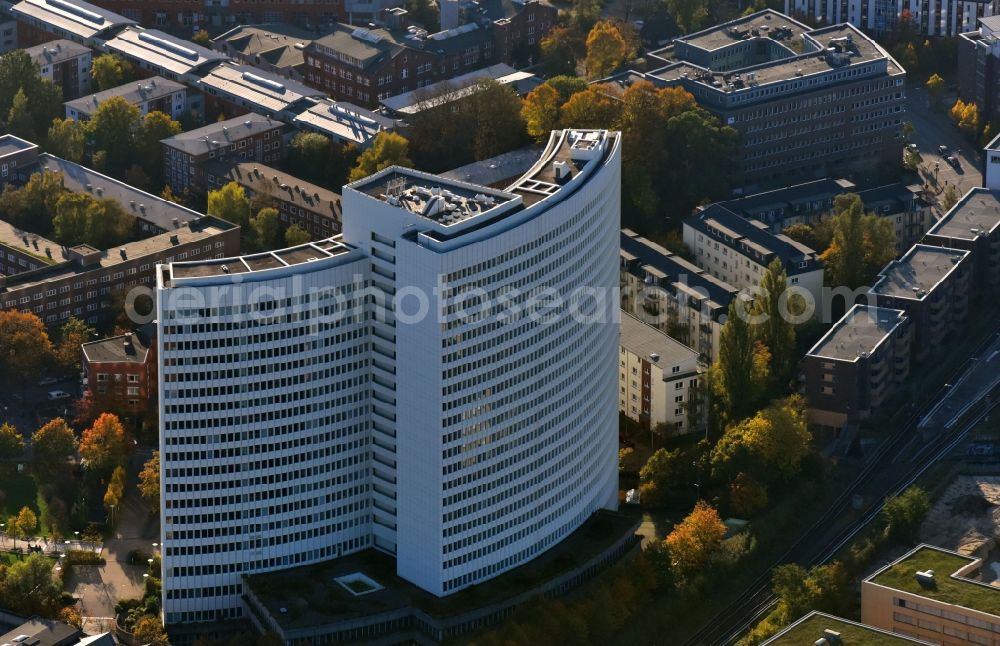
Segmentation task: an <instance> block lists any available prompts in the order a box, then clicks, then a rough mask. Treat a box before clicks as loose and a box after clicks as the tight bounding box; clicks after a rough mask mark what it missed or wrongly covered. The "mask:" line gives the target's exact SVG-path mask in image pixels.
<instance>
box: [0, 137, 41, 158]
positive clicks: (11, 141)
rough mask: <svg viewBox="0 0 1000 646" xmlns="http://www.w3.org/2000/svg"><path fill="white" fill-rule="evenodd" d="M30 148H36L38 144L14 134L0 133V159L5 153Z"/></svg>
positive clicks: (10, 153) (8, 153) (9, 153)
mask: <svg viewBox="0 0 1000 646" xmlns="http://www.w3.org/2000/svg"><path fill="white" fill-rule="evenodd" d="M32 148H38V145H37V144H33V143H31V142H30V141H25V140H24V139H21V138H20V137H15V136H14V135H9V134H6V135H0V159H3V158H4V157H6V156H7V155H13V154H14V153H19V152H21V151H22V150H31V149H32Z"/></svg>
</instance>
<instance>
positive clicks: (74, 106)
mask: <svg viewBox="0 0 1000 646" xmlns="http://www.w3.org/2000/svg"><path fill="white" fill-rule="evenodd" d="M113 96H120V97H122V98H123V99H125V100H126V101H128V102H129V103H131V104H132V105H134V106H136V107H137V108H139V113H140V114H142V115H147V114H149V113H150V112H153V111H159V112H163V113H164V114H169V115H170V116H171V118H173V119H178V118H180V116H181V115H182V114H184V113H185V112H187V111H188V110H192V111H194V110H199V111H200V104H201V101H200V99H197V100H196V99H195V98H194V97H192V98H191V99H190V100H189V98H188V90H187V88H186V87H185V86H183V85H181V84H180V83H178V82H176V81H168V80H167V79H165V78H162V77H159V76H154V77H152V78H148V79H143V80H141V81H133V82H131V83H126V84H124V85H119V86H118V87H113V88H110V89H107V90H103V91H101V92H97V93H96V94H88V95H87V96H81V97H80V98H78V99H73V100H72V101H66V103H64V104H63V105H64V106H65V107H66V118H67V119H74V120H76V121H89V120H90V117H91V116H92V115H93V114H94V112H96V111H97V107H98V106H99V105H101V104H102V103H104V102H105V101H107V100H108V99H110V98H111V97H113Z"/></svg>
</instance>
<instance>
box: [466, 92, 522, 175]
mask: <svg viewBox="0 0 1000 646" xmlns="http://www.w3.org/2000/svg"><path fill="white" fill-rule="evenodd" d="M471 99H472V101H473V102H474V104H475V105H474V111H475V115H476V121H477V124H478V126H477V127H476V129H475V133H476V134H475V138H474V142H473V153H474V154H475V156H476V159H489V158H490V157H493V156H495V155H499V154H500V153H505V152H508V151H511V150H514V149H516V148H520V147H521V146H523V145H524V144H526V143H527V131H526V130H525V126H524V119H523V118H522V117H521V99H520V98H518V96H517V94H515V93H514V91H513V90H512V89H511V88H510V87H508V86H506V85H502V84H500V83H498V82H497V81H494V80H492V79H488V80H486V81H483V82H482V83H480V84H479V87H478V89H477V91H476V93H475V94H473V95H472V97H471Z"/></svg>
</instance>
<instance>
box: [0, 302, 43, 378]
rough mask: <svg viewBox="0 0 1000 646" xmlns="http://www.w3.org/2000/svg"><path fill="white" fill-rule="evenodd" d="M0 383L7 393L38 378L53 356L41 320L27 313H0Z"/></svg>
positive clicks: (5, 311)
mask: <svg viewBox="0 0 1000 646" xmlns="http://www.w3.org/2000/svg"><path fill="white" fill-rule="evenodd" d="M0 357H3V360H2V364H3V369H2V370H0V382H2V383H3V385H4V387H5V388H4V389H5V391H6V392H11V391H13V390H14V389H18V390H20V389H21V387H23V385H24V384H26V383H30V382H32V381H34V380H37V379H38V375H39V374H41V372H42V369H43V368H44V367H45V366H46V365H48V362H49V360H50V358H51V357H52V342H51V341H50V340H49V334H48V332H47V331H46V330H45V325H43V324H42V321H41V319H39V318H38V317H37V316H35V315H34V314H33V313H30V312H19V311H17V310H2V311H0Z"/></svg>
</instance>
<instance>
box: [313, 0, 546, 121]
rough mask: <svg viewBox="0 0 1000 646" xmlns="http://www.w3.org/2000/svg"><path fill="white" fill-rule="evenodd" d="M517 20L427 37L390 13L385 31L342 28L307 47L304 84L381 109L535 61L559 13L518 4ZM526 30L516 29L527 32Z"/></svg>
mask: <svg viewBox="0 0 1000 646" xmlns="http://www.w3.org/2000/svg"><path fill="white" fill-rule="evenodd" d="M511 6H512V7H515V8H516V9H517V13H516V16H515V17H514V18H501V19H498V20H489V19H483V20H480V21H479V22H469V23H466V24H464V25H461V26H459V27H455V28H454V29H450V30H446V31H441V32H438V33H436V34H428V33H427V32H426V31H424V30H420V29H413V30H408V29H407V24H406V16H405V13H406V12H402V14H390V18H389V20H388V21H387V26H386V27H385V28H382V27H380V28H376V29H368V28H357V27H351V26H350V25H337V26H336V27H335V28H334V30H333V31H332V32H330V33H328V34H326V35H324V36H322V37H321V38H318V39H316V40H314V41H313V42H312V43H310V44H308V45H307V46H306V48H305V61H306V76H305V82H306V83H308V84H310V85H312V86H313V87H317V88H321V89H323V90H324V91H325V92H327V93H329V94H330V96H331V97H332V98H333V99H335V100H344V101H352V102H354V103H357V104H358V105H361V106H364V107H368V108H374V107H377V106H378V104H379V102H380V101H382V100H384V99H387V98H389V97H391V96H395V95H398V94H403V93H404V92H410V91H411V90H416V89H418V88H422V87H425V86H428V85H430V84H432V83H436V82H438V81H442V80H447V79H451V78H453V77H456V76H460V75H462V74H465V73H468V72H472V71H475V70H479V69H481V68H483V67H486V66H489V65H492V64H494V63H508V64H510V63H512V62H514V61H515V60H516V59H518V58H519V57H528V56H531V54H532V52H535V51H537V48H538V43H539V41H541V39H542V38H543V37H544V36H545V35H546V34H547V33H548V32H549V31H550V30H551V28H552V26H553V25H554V24H555V17H556V14H557V11H556V9H555V8H554V7H552V6H550V5H547V4H542V3H540V2H537V0H529V1H528V2H525V3H523V4H518V3H511ZM522 23H523V26H522V27H515V25H521V24H522Z"/></svg>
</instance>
